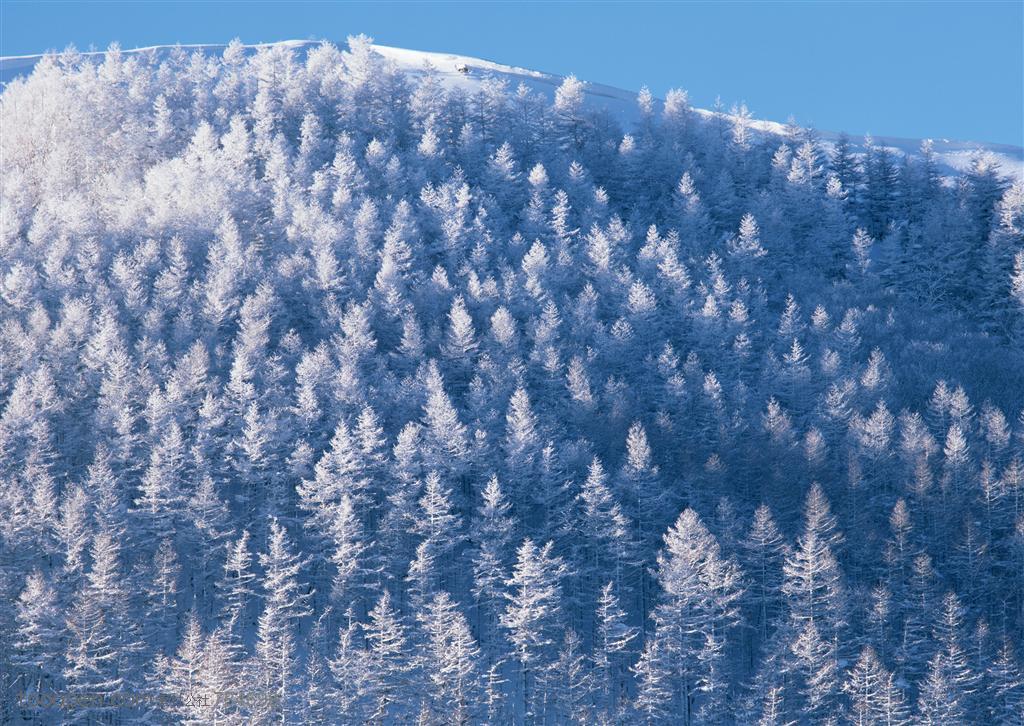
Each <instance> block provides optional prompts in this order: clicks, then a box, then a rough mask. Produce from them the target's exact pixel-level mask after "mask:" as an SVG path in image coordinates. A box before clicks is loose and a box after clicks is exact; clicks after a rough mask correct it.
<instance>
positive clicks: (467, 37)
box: [0, 0, 1024, 145]
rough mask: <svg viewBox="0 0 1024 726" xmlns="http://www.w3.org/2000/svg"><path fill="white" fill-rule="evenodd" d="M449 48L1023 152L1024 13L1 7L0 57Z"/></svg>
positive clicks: (847, 125) (775, 114)
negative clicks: (176, 46)
mask: <svg viewBox="0 0 1024 726" xmlns="http://www.w3.org/2000/svg"><path fill="white" fill-rule="evenodd" d="M359 32H363V33H366V34H368V35H371V36H373V37H374V38H375V39H376V41H377V42H378V43H382V44H385V45H396V46H402V47H407V48H415V49H418V50H435V51H448V52H452V53H459V54H463V55H471V56H477V57H482V58H487V59H490V60H494V61H498V62H502V63H508V64H513V65H520V66H525V67H530V68H536V69H538V70H544V71H550V72H553V73H560V74H567V73H570V72H571V73H576V74H577V75H578V76H579V77H580V78H582V79H584V80H590V81H597V82H601V83H607V84H609V85H613V86H619V87H622V88H629V89H633V90H636V89H638V88H639V87H640V86H641V85H642V84H644V83H646V84H647V85H648V86H649V87H650V88H651V90H652V91H654V92H655V93H656V94H657V95H659V96H661V95H663V94H664V92H665V91H666V90H667V89H668V88H671V87H673V86H678V87H681V88H685V89H687V90H688V91H689V92H690V98H691V99H692V101H693V102H694V104H696V105H700V106H710V105H711V104H712V103H713V102H714V99H715V97H716V96H719V95H720V96H721V97H722V100H723V101H724V102H725V103H726V104H727V105H731V104H732V103H733V102H738V101H745V102H746V103H747V105H748V106H749V107H750V109H751V111H753V113H754V114H755V115H756V116H758V117H760V118H767V119H771V120H778V121H784V120H786V118H787V117H788V116H790V115H793V116H795V117H796V119H797V120H798V121H799V122H800V123H802V124H809V125H814V126H817V127H819V128H822V129H829V130H846V131H849V132H850V133H852V134H863V133H865V132H870V133H872V134H875V135H878V136H882V135H887V136H909V137H933V138H951V139H970V140H976V141H990V142H1003V143H1010V144H1016V145H1024V2H1022V1H1021V0H1013V1H1011V2H969V3H968V2H906V3H891V2H890V3H881V2H830V3H825V2H820V3H817V2H815V3H811V2H792V3H779V2H762V3H746V2H735V3H716V4H709V3H668V2H662V3H643V4H640V3H631V4H626V3H617V2H604V3H594V2H572V3H570V2H566V3H559V4H556V3H549V2H545V3H522V2H521V3H494V2H492V3H483V2H480V3H427V2H417V3H387V2H377V3H363V2H353V3H341V2H291V3H283V2H253V1H251V0H250V1H248V2H240V3H232V2H146V1H144V0H136V1H135V2H39V1H36V2H25V1H24V0H0V55H21V54H30V53H38V52H41V51H43V50H46V49H61V48H64V47H65V46H67V45H68V44H74V45H75V46H77V47H78V48H79V49H81V50H86V49H89V48H90V47H96V48H105V47H106V46H107V45H108V44H109V43H110V42H111V41H118V42H120V43H121V45H122V47H125V48H131V47H137V46H143V45H154V44H165V43H168V44H169V43H174V42H181V43H224V42H227V41H228V40H230V39H231V38H233V37H236V36H237V37H239V38H241V39H242V40H243V41H244V42H247V43H253V42H261V41H273V40H285V39H291V38H326V39H329V40H333V41H336V42H342V41H343V40H344V38H345V37H346V36H347V35H350V34H355V33H359Z"/></svg>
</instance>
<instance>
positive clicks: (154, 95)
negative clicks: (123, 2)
mask: <svg viewBox="0 0 1024 726" xmlns="http://www.w3.org/2000/svg"><path fill="white" fill-rule="evenodd" d="M425 61H429V62H430V63H429V65H427V64H426V63H425ZM19 64H20V65H19ZM3 69H4V73H11V74H12V75H14V76H17V74H18V73H21V72H23V71H27V70H28V69H31V73H30V74H28V75H24V74H23V75H22V76H21V77H14V78H11V80H10V81H9V82H8V83H6V85H5V86H4V88H3V92H2V94H0V129H2V133H0V722H2V723H5V724H6V723H33V724H54V723H69V724H71V723H104V724H120V723H182V724H196V723H203V724H206V723H218V724H331V725H332V726H333V725H335V724H342V725H345V726H348V725H352V726H357V725H358V726H362V725H363V724H368V723H369V724H407V723H422V724H431V725H432V724H524V725H526V724H529V725H530V726H535V725H539V724H544V725H547V724H552V725H554V724H586V725H588V726H589V725H590V724H634V723H645V724H673V725H676V724H684V725H685V726H696V725H698V724H742V725H746V724H765V725H766V726H767V725H769V724H836V723H843V722H850V723H857V724H868V723H871V724H881V723H884V724H898V725H901V726H902V725H905V724H910V723H926V724H975V723H976V724H986V725H988V724H1000V725H1002V724H1006V725H1014V726H1019V725H1020V723H1021V715H1022V713H1024V711H1022V709H1024V677H1022V675H1021V667H1020V663H1021V661H1020V657H1021V648H1022V645H1024V643H1022V640H1024V639H1022V637H1021V633H1022V632H1024V410H1022V408H1024V364H1022V362H1024V180H1020V179H1017V180H1014V179H1012V178H1010V177H1007V175H1006V174H1005V173H1003V171H1001V170H1000V168H999V167H998V166H997V165H996V164H995V163H993V159H992V158H991V157H988V156H986V155H984V154H979V155H976V156H973V157H972V158H971V159H970V162H969V164H967V165H966V167H962V165H961V164H960V163H959V161H956V160H957V159H958V158H959V157H957V156H956V154H958V153H966V151H964V150H963V149H961V150H960V151H958V150H957V149H955V148H954V147H953V146H946V147H940V146H939V145H936V146H934V147H931V148H929V147H928V146H927V145H925V146H924V147H923V148H921V149H920V150H919V153H915V154H913V155H902V154H901V153H900V152H899V150H895V151H894V150H893V149H891V148H889V146H888V145H887V144H882V143H867V142H864V143H862V144H860V145H857V144H854V143H852V142H851V143H850V144H846V145H844V143H842V140H841V139H840V138H839V137H836V138H835V139H834V140H833V138H832V137H831V136H830V135H826V134H824V133H818V132H815V131H813V130H809V129H803V128H799V127H796V126H785V127H783V126H779V125H776V124H768V123H767V122H758V121H754V120H750V119H747V118H745V117H743V116H741V115H733V116H730V115H727V114H713V113H708V112H707V111H702V110H700V109H695V108H692V107H691V106H690V104H689V102H688V99H687V98H686V96H685V94H684V93H682V92H678V91H674V92H670V93H667V94H666V98H665V99H663V100H662V101H659V100H657V99H654V98H652V97H651V96H650V94H647V93H643V92H640V93H638V94H636V95H635V96H634V95H633V94H630V93H626V92H623V91H617V90H615V89H610V88H605V87H601V86H597V85H585V84H583V83H581V82H580V81H579V80H577V79H575V78H573V77H568V78H557V77H552V76H548V75H545V74H541V73H537V72H533V71H526V70H520V69H515V68H509V67H505V66H496V65H494V64H488V63H486V62H483V61H476V60H472V59H466V58H458V57H454V56H444V55H434V54H423V53H418V52H413V51H403V50H396V49H390V48H381V47H379V46H374V45H372V43H371V41H370V40H369V39H368V38H366V37H363V36H358V37H353V38H349V39H348V42H347V45H345V46H343V47H336V46H333V45H330V44H315V45H314V44H309V43H287V44H275V45H272V46H262V47H245V46H242V45H241V44H240V43H231V44H229V45H228V46H223V47H220V46H217V47H213V46H209V47H206V46H204V47H202V48H199V49H195V48H193V49H186V48H158V49H150V50H145V49H143V50H139V51H132V52H119V51H117V50H116V49H112V50H110V51H108V52H106V53H104V54H101V55H76V54H73V53H67V54H63V55H61V56H44V57H41V58H35V57H34V58H28V59H5V60H4V61H3ZM8 77H9V78H10V76H8ZM1013 153H1018V155H1019V150H1017V151H1016V152H1013Z"/></svg>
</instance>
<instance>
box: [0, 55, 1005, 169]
mask: <svg viewBox="0 0 1024 726" xmlns="http://www.w3.org/2000/svg"><path fill="white" fill-rule="evenodd" d="M324 42H332V41H325V40H283V41H276V42H270V43H252V44H243V46H242V47H243V48H244V49H245V50H246V51H247V52H249V53H255V52H258V51H259V50H260V49H262V48H271V47H285V48H288V49H291V50H295V51H300V52H301V51H309V50H310V49H313V48H316V47H317V46H319V45H321V44H322V43H324ZM336 45H337V44H336ZM227 47H228V46H227V44H225V43H198V44H187V45H186V44H178V45H152V46H146V47H142V48H132V49H122V50H121V53H123V54H130V55H135V54H147V53H151V54H161V53H169V52H171V51H173V50H174V49H176V48H180V49H182V50H184V51H186V52H197V51H198V52H202V53H205V54H207V55H214V54H218V53H221V52H223V50H224V49H225V48H227ZM373 48H374V50H376V51H377V52H378V53H380V54H381V55H382V56H384V57H385V58H387V59H388V60H389V61H391V62H392V63H394V64H395V66H396V67H398V68H399V69H400V70H401V71H402V72H403V73H406V74H407V75H410V76H413V77H415V76H418V75H420V74H422V73H423V71H424V70H425V66H426V64H428V63H429V64H430V66H432V67H433V69H434V70H435V71H436V72H437V74H438V75H439V77H440V79H441V81H442V83H443V84H444V85H445V86H446V87H447V88H462V89H463V90H466V91H473V90H475V89H477V88H479V86H480V84H481V83H482V82H483V81H484V80H485V79H486V78H487V77H489V76H493V77H498V78H504V79H506V80H508V81H509V83H510V85H511V86H512V87H513V88H514V87H515V86H517V85H518V84H519V83H523V84H525V85H526V86H527V87H529V88H530V89H531V90H533V91H537V92H540V93H542V94H544V95H545V96H546V97H548V98H549V100H550V98H552V97H553V96H554V92H555V89H556V88H557V87H558V86H559V84H561V82H562V80H563V79H564V76H560V75H557V74H554V73H545V72H543V71H536V70H531V69H528V68H521V67H518V66H510V65H505V64H503V63H498V62H495V61H489V60H485V59H481V58H474V57H471V56H464V55H458V54H454V53H444V52H437V51H421V50H411V49H407V48H396V47H392V46H386V45H376V44H375V45H374V46H373ZM106 52H107V51H105V50H98V51H84V52H83V51H79V55H81V56H82V57H85V58H102V57H103V56H104V55H106ZM43 55H44V54H36V55H20V56H0V85H7V84H8V83H10V82H11V81H12V80H14V79H15V78H17V77H18V76H21V75H27V74H28V73H31V71H32V69H33V68H34V67H35V65H36V63H38V62H39V60H40V59H41V58H42V57H43ZM460 68H462V69H464V70H463V71H460V70H459V69H460ZM584 94H585V97H586V101H587V105H589V106H591V107H593V108H600V109H603V110H605V111H607V112H608V113H609V114H610V115H611V116H612V117H613V118H615V120H616V121H618V122H619V123H620V124H621V125H622V126H623V129H624V130H625V131H628V130H629V127H630V126H631V124H632V123H634V122H635V121H636V120H637V119H638V118H639V112H638V109H637V103H636V99H637V93H636V92H633V91H628V90H625V89H621V88H615V87H614V86H607V85H604V84H600V83H592V82H589V81H588V82H586V85H585V90H584ZM656 103H657V106H658V107H659V109H660V107H661V105H662V101H661V99H658V100H657V102H656ZM692 110H693V111H694V112H695V113H696V114H698V115H699V116H701V117H702V118H705V119H708V118H712V117H714V116H715V115H717V114H718V113H719V112H717V111H713V110H709V109H703V108H696V107H694V108H693V109H692ZM722 115H723V116H724V117H725V118H727V119H730V120H733V119H735V116H733V115H732V114H729V113H725V114H722ZM748 123H749V128H750V129H751V130H753V131H755V132H757V133H759V134H767V135H773V136H784V135H785V134H786V126H785V124H783V123H780V122H777V121H769V120H765V119H751V120H750V121H749V122H748ZM815 131H816V132H817V135H818V138H819V140H820V141H821V142H822V144H823V145H824V146H826V147H828V148H829V149H831V148H832V146H833V144H834V143H835V141H836V140H837V139H838V138H839V137H840V136H841V134H840V133H839V132H835V131H826V130H820V129H815ZM849 136H850V146H851V148H852V149H853V150H854V151H855V152H858V153H863V152H864V151H865V148H866V142H865V139H864V138H863V137H858V136H856V135H854V134H850V135H849ZM923 141H924V139H915V138H904V137H896V136H874V137H873V142H874V143H875V144H876V145H879V146H884V147H886V148H888V149H890V150H892V151H895V152H898V153H900V154H907V155H912V156H913V155H917V154H918V152H919V150H920V147H921V143H922V142H923ZM930 141H931V142H932V149H933V151H934V153H935V157H936V161H937V162H938V163H939V165H940V166H941V167H942V168H943V170H944V171H945V172H947V173H959V172H963V171H966V170H967V169H968V168H969V167H970V165H971V161H972V159H973V158H974V156H975V155H976V154H978V153H984V154H988V155H989V156H991V157H992V159H993V160H994V161H995V162H996V163H997V164H998V165H999V168H1000V170H1001V171H1002V173H1003V174H1005V175H1007V176H1010V177H1013V178H1019V179H1024V147H1021V146H1015V145H1013V144H999V143H989V142H979V141H965V140H957V139H930Z"/></svg>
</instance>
